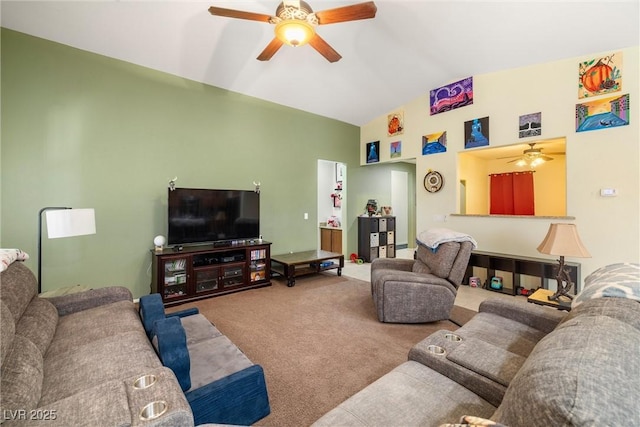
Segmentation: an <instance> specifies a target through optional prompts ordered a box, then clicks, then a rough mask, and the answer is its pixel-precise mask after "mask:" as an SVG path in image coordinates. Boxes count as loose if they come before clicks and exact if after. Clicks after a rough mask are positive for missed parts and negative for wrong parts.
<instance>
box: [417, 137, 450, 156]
mask: <svg viewBox="0 0 640 427" xmlns="http://www.w3.org/2000/svg"><path fill="white" fill-rule="evenodd" d="M446 151H447V132H446V131H445V132H438V133H432V134H429V135H423V136H422V155H423V156H426V155H428V154H436V153H444V152H446Z"/></svg>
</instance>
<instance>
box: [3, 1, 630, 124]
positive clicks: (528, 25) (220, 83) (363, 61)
mask: <svg viewBox="0 0 640 427" xmlns="http://www.w3.org/2000/svg"><path fill="white" fill-rule="evenodd" d="M307 2H308V3H309V4H310V5H311V7H312V8H313V9H314V11H322V10H326V9H331V8H335V7H341V6H346V5H351V4H355V3H358V2H359V1H358V0H355V1H325V0H308V1H307ZM278 4H279V1H278V0H269V1H266V0H262V1H243V0H227V1H222V0H211V1H138V0H110V1H109V0H107V1H96V0H88V1H24V0H20V1H6V0H3V1H2V3H1V4H0V7H1V10H0V13H1V22H2V26H3V27H5V28H9V29H12V30H16V31H20V32H23V33H27V34H30V35H33V36H37V37H41V38H45V39H48V40H52V41H55V42H59V43H63V44H66V45H69V46H72V47H75V48H79V49H83V50H86V51H89V52H94V53H98V54H101V55H106V56H109V57H113V58H117V59H120V60H123V61H128V62H131V63H135V64H138V65H142V66H145V67H149V68H152V69H156V70H160V71H163V72H167V73H170V74H174V75H177V76H181V77H184V78H187V79H191V80H195V81H198V82H203V83H206V84H210V85H213V86H217V87H220V88H224V89H228V90H231V91H234V92H239V93H242V94H246V95H250V96H253V97H257V98H260V99H264V100H269V101H272V102H275V103H278V104H282V105H286V106H290V107H293V108H297V109H300V110H304V111H308V112H311V113H315V114H319V115H322V116H326V117H330V118H334V119H338V120H341V121H344V122H347V123H351V124H354V125H358V126H359V125H364V124H366V123H368V122H369V121H371V120H372V119H374V118H376V117H378V116H380V115H383V114H386V113H388V112H390V111H391V110H393V109H394V108H397V107H398V106H400V105H402V104H405V103H407V102H409V101H411V100H413V99H415V98H417V97H419V96H421V95H423V94H426V93H428V92H429V90H431V89H433V88H436V87H438V86H441V85H444V84H447V83H450V82H453V81H456V80H459V79H462V78H465V77H468V76H471V75H477V74H483V73H489V72H494V71H499V70H504V69H511V68H517V67H523V66H527V65H531V64H535V63H543V62H549V61H554V60H559V59H564V58H571V57H580V56H582V55H589V54H593V53H598V52H605V51H611V50H615V49H620V48H623V47H629V46H637V45H639V44H640V43H639V37H640V36H639V29H640V24H639V16H640V10H639V1H638V0H627V1H570V0H557V1H546V2H542V1H533V0H502V1H480V0H467V1H458V0H447V1H434V0H428V1H420V0H408V1H397V0H376V1H375V4H376V6H377V14H376V17H375V18H373V19H367V20H360V21H353V22H344V23H337V24H330V25H321V26H319V27H318V28H317V32H318V34H320V35H321V37H322V38H323V39H324V40H325V41H327V42H328V43H329V44H330V45H331V46H332V47H333V48H334V49H335V50H336V51H337V52H338V53H339V54H340V55H342V59H341V60H340V61H338V62H335V63H330V62H328V61H327V60H326V59H325V58H323V57H322V56H321V55H320V54H318V52H316V51H315V50H314V49H312V48H311V47H310V46H302V47H297V48H293V47H289V46H283V47H282V48H281V49H280V50H279V51H278V52H277V53H276V54H275V56H274V57H273V58H272V59H271V60H270V61H267V62H263V61H258V60H256V57H257V56H258V55H259V54H260V52H261V51H262V50H263V49H264V48H265V46H267V44H268V43H269V42H270V41H271V40H272V39H273V37H274V33H273V30H274V28H273V25H271V24H268V23H263V22H257V21H248V20H240V19H231V18H225V17H220V16H212V15H211V14H210V13H209V12H208V11H207V9H208V8H209V7H210V6H218V7H224V8H231V9H238V10H243V11H249V12H258V13H262V14H268V15H273V14H274V13H275V10H276V8H277V6H278ZM576 67H577V65H576ZM576 71H577V70H576ZM532 90H535V89H532Z"/></svg>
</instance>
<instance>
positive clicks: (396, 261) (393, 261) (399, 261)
mask: <svg viewBox="0 0 640 427" xmlns="http://www.w3.org/2000/svg"><path fill="white" fill-rule="evenodd" d="M414 262H415V261H414V260H412V259H405V258H376V259H374V260H373V261H372V262H371V270H372V271H373V270H383V269H386V270H398V271H411V270H412V269H413V263H414Z"/></svg>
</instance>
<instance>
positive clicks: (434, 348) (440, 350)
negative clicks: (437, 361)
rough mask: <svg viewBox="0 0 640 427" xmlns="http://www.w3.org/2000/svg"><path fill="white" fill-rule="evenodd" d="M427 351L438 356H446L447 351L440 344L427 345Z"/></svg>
mask: <svg viewBox="0 0 640 427" xmlns="http://www.w3.org/2000/svg"><path fill="white" fill-rule="evenodd" d="M427 351H428V352H429V353H433V354H435V355H438V356H444V355H445V354H446V353H447V352H446V351H445V349H444V348H443V347H440V346H439V345H430V346H427Z"/></svg>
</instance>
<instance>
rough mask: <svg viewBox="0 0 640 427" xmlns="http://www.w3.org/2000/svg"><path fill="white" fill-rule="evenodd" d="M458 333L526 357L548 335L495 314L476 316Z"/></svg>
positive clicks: (479, 314)
mask: <svg viewBox="0 0 640 427" xmlns="http://www.w3.org/2000/svg"><path fill="white" fill-rule="evenodd" d="M456 333H457V334H458V335H460V336H462V337H463V338H475V339H478V340H482V341H485V342H487V343H491V344H493V345H495V346H497V347H500V348H503V349H505V350H508V351H510V352H511V353H514V354H518V355H520V356H524V357H527V356H528V355H529V353H531V351H532V350H533V348H534V347H535V346H536V344H537V343H538V341H540V340H541V339H542V338H543V337H544V336H545V335H546V334H545V333H544V332H542V331H539V330H537V329H535V328H532V327H531V326H528V325H525V324H524V323H520V322H517V321H514V320H511V319H507V318H504V317H502V316H498V315H496V314H493V313H478V314H476V315H475V316H473V319H472V320H471V321H470V322H468V323H466V324H465V325H464V326H463V327H462V328H461V329H459V330H458V331H457V332H456Z"/></svg>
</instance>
